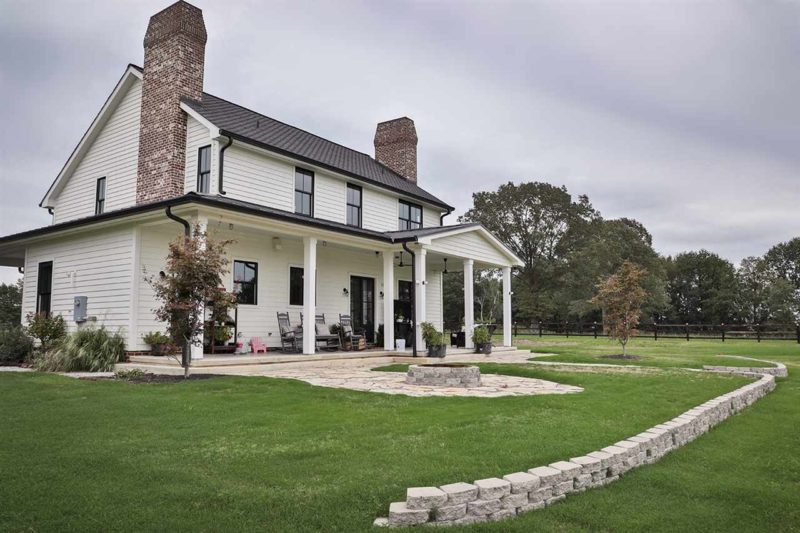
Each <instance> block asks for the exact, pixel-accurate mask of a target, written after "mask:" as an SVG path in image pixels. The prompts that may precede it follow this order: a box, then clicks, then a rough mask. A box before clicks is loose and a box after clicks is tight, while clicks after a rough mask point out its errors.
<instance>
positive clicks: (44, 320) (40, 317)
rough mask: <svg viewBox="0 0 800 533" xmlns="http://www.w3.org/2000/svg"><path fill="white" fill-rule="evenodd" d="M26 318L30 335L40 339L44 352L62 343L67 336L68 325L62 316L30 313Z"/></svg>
mask: <svg viewBox="0 0 800 533" xmlns="http://www.w3.org/2000/svg"><path fill="white" fill-rule="evenodd" d="M25 318H26V320H27V322H28V327H27V331H28V335H30V336H31V337H33V338H34V339H38V341H39V342H40V343H41V344H40V348H41V349H42V351H47V350H49V349H50V348H52V347H53V346H55V345H56V344H58V343H59V342H61V340H62V339H63V338H64V336H66V334H67V324H66V322H64V317H62V316H61V315H53V314H48V313H28V314H27V316H26V317H25Z"/></svg>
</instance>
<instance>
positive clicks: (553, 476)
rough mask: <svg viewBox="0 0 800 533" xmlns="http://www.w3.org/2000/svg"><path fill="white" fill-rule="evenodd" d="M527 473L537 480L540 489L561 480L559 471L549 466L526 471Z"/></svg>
mask: <svg viewBox="0 0 800 533" xmlns="http://www.w3.org/2000/svg"><path fill="white" fill-rule="evenodd" d="M528 473H529V474H533V475H534V476H536V477H538V478H539V486H540V487H545V486H552V485H553V484H554V483H557V482H558V481H559V480H560V479H561V470H556V469H555V468H551V467H549V466H537V467H536V468H531V469H530V470H528Z"/></svg>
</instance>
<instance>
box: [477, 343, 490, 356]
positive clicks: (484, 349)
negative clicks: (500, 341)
mask: <svg viewBox="0 0 800 533" xmlns="http://www.w3.org/2000/svg"><path fill="white" fill-rule="evenodd" d="M475 353H482V354H484V355H489V354H491V353H492V343H491V342H482V343H480V344H476V345H475Z"/></svg>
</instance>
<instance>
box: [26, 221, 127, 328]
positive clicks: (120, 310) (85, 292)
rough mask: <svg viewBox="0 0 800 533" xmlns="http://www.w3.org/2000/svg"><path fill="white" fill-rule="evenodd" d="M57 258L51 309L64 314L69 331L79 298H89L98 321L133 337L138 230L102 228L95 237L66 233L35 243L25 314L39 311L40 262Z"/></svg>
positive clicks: (28, 272) (28, 269) (28, 259)
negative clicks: (135, 231) (74, 306)
mask: <svg viewBox="0 0 800 533" xmlns="http://www.w3.org/2000/svg"><path fill="white" fill-rule="evenodd" d="M46 261H52V262H53V284H52V297H51V311H52V312H53V313H54V314H58V315H61V316H63V317H64V320H66V322H67V326H68V328H69V331H75V330H76V329H77V327H78V325H77V324H76V323H75V321H74V320H73V298H74V297H75V296H87V297H88V303H87V314H88V316H89V317H97V322H92V321H90V322H87V323H86V325H87V326H90V325H96V326H101V325H103V326H106V327H107V328H109V329H111V330H112V331H117V330H119V331H121V332H123V334H124V335H125V336H126V338H127V337H128V333H129V332H128V329H129V324H130V322H129V318H130V297H131V279H132V264H133V231H132V230H131V229H130V228H121V229H112V230H105V231H99V232H97V233H95V234H93V235H91V236H76V237H65V238H61V239H59V240H57V241H51V242H45V243H41V244H35V245H31V246H30V247H29V248H28V251H27V257H26V260H25V279H24V283H25V285H24V287H25V290H24V297H23V302H22V307H23V315H26V314H27V313H31V312H34V311H35V310H36V294H37V282H38V273H39V268H38V267H39V263H42V262H46Z"/></svg>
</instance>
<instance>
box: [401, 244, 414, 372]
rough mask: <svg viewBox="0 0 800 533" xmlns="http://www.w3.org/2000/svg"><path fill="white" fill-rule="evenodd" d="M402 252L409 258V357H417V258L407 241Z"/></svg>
mask: <svg viewBox="0 0 800 533" xmlns="http://www.w3.org/2000/svg"><path fill="white" fill-rule="evenodd" d="M403 250H405V251H406V252H408V254H409V255H410V256H411V286H412V287H414V290H413V291H411V332H412V335H411V355H412V356H413V357H416V356H417V265H416V263H417V256H416V255H415V254H414V252H413V251H412V250H411V248H409V247H408V241H403Z"/></svg>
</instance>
